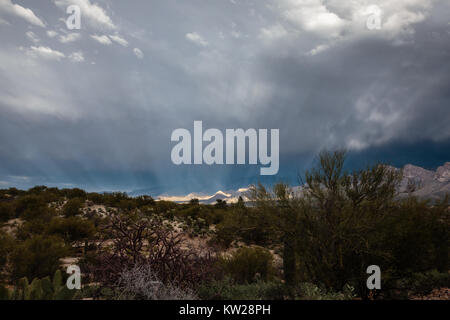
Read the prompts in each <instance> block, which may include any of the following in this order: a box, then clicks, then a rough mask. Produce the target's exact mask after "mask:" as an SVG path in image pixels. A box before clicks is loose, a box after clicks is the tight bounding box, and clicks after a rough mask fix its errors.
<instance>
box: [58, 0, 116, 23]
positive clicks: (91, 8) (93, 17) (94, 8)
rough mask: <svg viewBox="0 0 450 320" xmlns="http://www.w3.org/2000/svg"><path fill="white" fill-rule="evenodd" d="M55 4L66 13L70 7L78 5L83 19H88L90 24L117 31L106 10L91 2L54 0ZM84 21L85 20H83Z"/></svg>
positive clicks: (86, 0)
mask: <svg viewBox="0 0 450 320" xmlns="http://www.w3.org/2000/svg"><path fill="white" fill-rule="evenodd" d="M54 2H55V4H56V5H57V6H58V7H59V8H61V9H63V10H64V11H65V10H66V8H67V7H68V6H70V5H77V6H79V7H80V9H81V15H82V17H83V18H82V19H84V18H86V21H87V22H88V24H89V25H90V26H92V27H94V28H99V29H110V30H113V29H116V26H115V25H114V24H113V22H112V20H111V18H110V17H109V16H108V14H107V13H106V12H105V10H104V9H103V8H102V7H100V6H99V5H98V4H96V3H91V1H90V0H54ZM83 21H84V20H83Z"/></svg>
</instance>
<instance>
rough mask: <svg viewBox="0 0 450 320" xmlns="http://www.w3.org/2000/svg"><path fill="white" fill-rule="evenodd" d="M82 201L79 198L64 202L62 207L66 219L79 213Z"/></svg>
mask: <svg viewBox="0 0 450 320" xmlns="http://www.w3.org/2000/svg"><path fill="white" fill-rule="evenodd" d="M83 204H84V201H83V200H82V199H81V198H73V199H70V200H68V201H67V202H66V204H65V205H64V207H63V214H64V216H66V217H72V216H75V215H77V214H79V213H80V209H81V207H82V206H83Z"/></svg>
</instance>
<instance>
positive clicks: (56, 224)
mask: <svg viewBox="0 0 450 320" xmlns="http://www.w3.org/2000/svg"><path fill="white" fill-rule="evenodd" d="M47 233H48V234H50V235H58V236H60V237H61V238H63V239H64V241H65V242H66V243H73V242H75V241H82V240H85V239H89V238H90V237H92V236H93V235H94V233H95V227H94V225H93V223H92V222H91V221H88V220H84V219H82V218H80V217H69V218H65V219H64V218H54V219H53V220H52V221H50V224H49V226H48V229H47Z"/></svg>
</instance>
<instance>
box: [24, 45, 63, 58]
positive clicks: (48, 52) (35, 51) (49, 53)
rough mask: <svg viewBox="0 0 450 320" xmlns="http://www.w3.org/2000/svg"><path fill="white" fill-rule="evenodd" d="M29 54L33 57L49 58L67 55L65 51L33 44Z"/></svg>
mask: <svg viewBox="0 0 450 320" xmlns="http://www.w3.org/2000/svg"><path fill="white" fill-rule="evenodd" d="M27 54H28V55H30V56H33V57H42V58H45V59H49V60H60V59H61V58H64V57H65V55H64V53H62V52H59V51H57V50H53V49H51V48H49V47H44V46H39V47H35V46H31V47H30V49H28V51H27Z"/></svg>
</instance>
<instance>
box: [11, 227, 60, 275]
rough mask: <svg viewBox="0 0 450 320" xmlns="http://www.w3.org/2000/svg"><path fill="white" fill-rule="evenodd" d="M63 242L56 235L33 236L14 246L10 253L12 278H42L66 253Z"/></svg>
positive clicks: (51, 270) (55, 268)
mask: <svg viewBox="0 0 450 320" xmlns="http://www.w3.org/2000/svg"><path fill="white" fill-rule="evenodd" d="M67 252H68V250H67V248H66V247H65V246H64V242H63V241H62V240H61V239H60V238H58V237H54V236H52V237H44V236H41V235H37V236H34V237H32V238H30V239H27V240H25V241H24V242H22V243H20V244H18V245H16V246H15V248H14V250H13V252H12V253H11V258H10V260H11V261H10V262H11V269H12V272H11V276H12V278H13V279H19V278H22V277H27V278H28V279H34V278H43V277H46V276H48V275H52V274H54V273H55V271H56V270H57V269H58V267H59V259H60V258H62V257H64V256H65V255H66V254H67Z"/></svg>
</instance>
